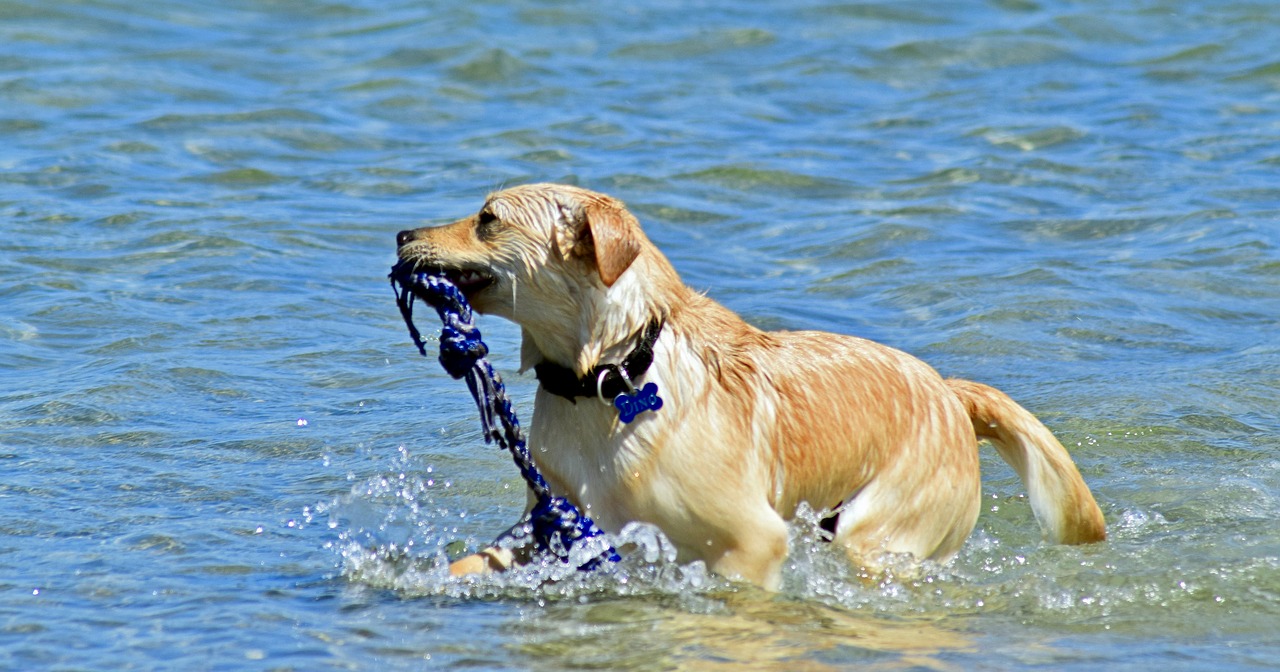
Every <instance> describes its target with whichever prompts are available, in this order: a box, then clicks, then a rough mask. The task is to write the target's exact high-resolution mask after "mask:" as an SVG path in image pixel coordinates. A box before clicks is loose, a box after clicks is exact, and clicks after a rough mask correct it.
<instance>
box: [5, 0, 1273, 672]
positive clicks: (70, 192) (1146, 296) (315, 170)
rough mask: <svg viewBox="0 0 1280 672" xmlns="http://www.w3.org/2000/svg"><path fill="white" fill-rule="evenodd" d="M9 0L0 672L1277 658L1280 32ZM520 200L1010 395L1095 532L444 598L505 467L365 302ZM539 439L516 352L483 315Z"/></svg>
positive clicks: (466, 412) (505, 494)
mask: <svg viewBox="0 0 1280 672" xmlns="http://www.w3.org/2000/svg"><path fill="white" fill-rule="evenodd" d="M460 5H461V3H407V2H390V3H374V2H367V3H364V2H355V1H346V0H339V1H335V2H304V1H302V0H280V1H277V2H269V3H255V2H234V3H223V4H222V5H220V6H219V7H218V8H217V9H213V8H211V7H210V6H207V5H206V4H201V3H190V2H183V1H181V0H160V1H157V2H150V3H121V2H112V1H83V2H57V1H54V2H49V1H40V2H37V1H35V0H29V1H25V2H10V1H5V0H0V217H2V219H0V221H2V222H3V232H4V235H3V237H0V335H2V336H3V338H2V339H0V371H3V374H2V375H3V380H4V384H3V386H0V466H2V467H3V468H2V470H0V667H3V668H7V669H15V670H17V669H23V670H25V669H236V670H240V669H299V670H317V669H422V668H423V667H442V668H444V667H458V668H481V669H504V668H505V669H531V668H532V669H571V668H583V667H592V668H608V669H639V670H650V669H655V670H656V669H686V668H687V669H716V668H725V669H737V668H747V669H750V668H758V669H815V670H817V669H844V668H847V667H850V666H852V665H865V666H868V667H872V668H889V669H897V668H906V667H913V666H918V667H924V668H936V669H972V668H976V667H981V668H987V669H1004V668H1022V667H1029V666H1041V667H1046V668H1052V669H1097V668H1099V667H1106V668H1107V669H1150V668H1156V667H1159V668H1163V669H1203V668H1206V667H1213V668H1214V669H1246V668H1251V667H1263V668H1265V667H1272V666H1274V665H1276V664H1277V662H1278V661H1280V647H1278V646H1277V644H1276V632H1277V631H1280V531H1277V526H1276V523H1275V521H1276V519H1277V517H1278V516H1280V440H1278V439H1277V438H1276V437H1277V432H1278V431H1280V422H1278V421H1277V419H1276V408H1277V403H1276V399H1277V397H1278V396H1280V394H1278V393H1280V384H1278V383H1277V380H1278V379H1280V375H1278V374H1280V342H1278V341H1277V337H1276V326H1277V318H1280V221H1278V220H1280V217H1278V214H1280V188H1278V187H1277V170H1280V58H1278V57H1277V56H1276V55H1275V50H1274V44H1275V40H1274V36H1275V35H1276V34H1277V29H1280V8H1278V7H1276V6H1273V5H1271V4H1267V3H1208V2H1162V1H1155V2H1147V3H1140V4H1134V5H1132V6H1125V7H1123V8H1117V7H1116V6H1115V3H1101V2H1072V3H1068V2H1056V1H1043V2H1032V1H1023V0H1003V1H993V2H987V3H975V2H965V3H940V2H939V3H909V4H902V3H891V2H868V3H839V2H830V1H819V0H814V1H811V2H800V3H754V4H753V3H748V4H746V5H744V4H743V3H730V2H705V3H676V2H652V3H639V4H635V3H633V4H631V5H628V6H627V7H625V8H615V9H612V10H609V11H604V10H601V9H599V8H598V6H597V5H594V4H590V3H583V2H536V3H503V2H480V3H467V6H465V7H462V6H460ZM539 180H555V181H565V182H574V183H579V184H582V185H584V186H588V187H591V188H595V189H598V190H602V191H606V192H609V193H611V194H614V195H616V196H619V197H621V198H623V199H624V200H626V201H627V202H628V203H629V204H630V205H631V206H632V208H633V209H634V210H635V211H636V212H637V213H638V215H639V216H640V218H641V220H642V221H643V222H644V224H645V226H646V229H647V230H648V232H649V234H650V236H651V237H652V238H653V239H654V240H655V241H656V242H657V243H658V244H659V245H660V246H662V247H663V248H664V249H665V250H666V251H667V252H668V254H669V256H670V257H671V258H672V260H673V262H674V263H675V265H676V267H677V268H678V269H679V270H680V272H681V273H682V274H683V275H684V277H685V280H686V281H687V282H688V283H690V284H691V285H693V286H695V287H697V288H699V289H704V290H706V291H707V292H708V293H709V294H710V295H711V296H713V297H715V298H717V299H719V300H721V301H723V302H724V303H726V304H728V305H729V306H731V307H732V308H734V309H736V310H738V311H739V312H741V313H743V314H744V315H745V316H746V317H747V318H748V319H750V320H751V321H752V322H753V323H756V324H758V325H762V326H767V327H785V328H820V329H827V330H833V331H842V332H848V333H856V334H859V335H862V336H867V337H870V338H875V339H877V340H881V341H884V342H887V343H890V344H892V345H895V346H898V347H901V348H904V349H906V350H909V351H911V352H913V353H916V354H918V355H920V356H922V357H924V358H925V359H927V360H928V361H929V362H931V363H932V364H934V365H935V366H936V367H937V368H938V369H939V370H941V371H942V372H943V373H945V374H947V375H954V376H961V377H969V378H975V379H980V380H983V381H986V382H989V383H992V384H995V385H998V386H1000V387H1002V388H1003V389H1005V390H1007V391H1008V392H1009V393H1010V394H1012V395H1013V396H1014V397H1015V398H1017V399H1019V400H1020V401H1022V402H1023V403H1024V404H1026V405H1027V406H1028V407H1029V408H1031V409H1032V410H1034V411H1035V412H1036V413H1038V414H1039V415H1040V416H1041V417H1042V418H1043V419H1044V420H1045V421H1046V422H1047V423H1048V424H1049V425H1050V426H1051V427H1052V428H1053V429H1054V430H1055V431H1056V432H1057V433H1058V434H1059V436H1060V437H1061V438H1062V439H1063V442H1064V443H1065V444H1066V445H1067V446H1068V447H1069V448H1071V449H1072V451H1073V454H1074V456H1075V458H1076V460H1077V461H1078V463H1079V464H1080V466H1081V468H1082V471H1083V472H1084V474H1085V477H1086V479H1087V480H1088V481H1089V483H1090V485H1091V486H1092V488H1093V490H1094V493H1095V494H1096V495H1097V497H1098V499H1099V503H1100V504H1101V506H1102V508H1103V510H1104V512H1105V514H1106V516H1107V520H1108V523H1109V525H1110V530H1111V539H1110V540H1109V541H1107V542H1106V543H1105V544H1102V545H1099V546H1095V547H1088V548H1067V547H1053V546H1045V545H1043V544H1042V543H1041V542H1040V540H1039V534H1038V532H1037V530H1036V527H1035V524H1034V522H1033V520H1032V518H1031V514H1030V511H1029V507H1028V505H1027V503H1026V501H1025V499H1024V497H1023V496H1022V490H1021V486H1020V484H1019V483H1018V481H1017V479H1016V478H1015V477H1014V476H1013V475H1012V472H1011V471H1009V470H1008V469H1007V468H1005V467H1004V466H1002V465H1001V464H1000V463H999V462H998V460H996V459H995V457H994V456H993V455H991V454H984V457H983V459H984V468H985V470H986V477H985V480H984V497H986V498H987V503H986V505H985V506H984V512H983V515H982V517H981V519H980V520H979V524H978V528H977V529H976V530H975V531H974V534H973V537H972V538H971V539H970V540H969V542H968V544H967V545H966V547H965V549H964V550H963V551H962V552H961V554H960V555H959V557H957V558H956V559H955V560H954V561H953V562H950V563H948V564H946V565H943V566H938V567H931V568H929V569H928V571H927V572H926V573H925V574H923V575H921V576H918V577H914V578H898V579H895V580H891V581H882V582H877V581H867V580H864V579H862V578H860V577H857V576H854V575H852V574H851V573H850V572H849V570H848V568H846V567H845V566H844V565H843V564H842V563H841V562H840V561H839V560H838V559H837V558H834V557H833V556H832V555H831V554H830V552H829V549H825V548H823V547H822V546H821V545H819V544H815V543H813V541H812V533H813V528H812V524H804V523H802V524H798V525H797V526H796V529H795V531H794V536H795V539H794V540H793V555H792V562H791V564H790V565H789V567H788V569H787V575H786V585H785V590H784V591H783V593H782V594H781V595H779V596H768V595H762V594H760V593H758V592H755V591H752V590H749V589H746V588H744V587H742V586H737V585H733V584H729V583H726V582H724V581H722V580H720V579H718V578H716V577H714V576H711V575H708V574H707V573H706V572H705V571H704V570H703V569H702V568H701V567H699V566H696V565H694V566H679V565H676V564H674V563H672V562H671V561H670V560H669V559H667V558H668V556H667V554H666V553H667V549H666V548H665V546H664V545H663V542H662V541H661V539H660V538H658V537H656V536H655V535H653V533H652V531H650V530H645V529H634V530H627V531H625V532H623V531H615V532H616V533H618V534H620V535H622V536H621V539H620V540H630V541H632V542H635V543H637V544H639V549H640V550H638V551H637V552H635V553H632V554H630V555H629V557H628V558H627V560H626V561H625V562H624V563H623V564H622V565H621V566H620V567H618V568H616V569H615V570H614V571H611V572H608V573H604V574H598V575H591V576H558V575H557V576H556V578H559V579H560V580H559V581H558V582H556V583H552V584H549V585H541V580H542V579H544V578H547V576H548V572H550V574H551V575H555V573H554V572H553V571H551V570H539V569H531V570H528V571H526V572H523V573H517V574H514V575H511V576H506V577H495V578H492V579H486V580H484V581H481V582H478V583H462V582H455V581H451V580H449V579H446V578H444V577H443V576H442V573H441V571H440V570H439V569H438V568H436V567H435V566H434V561H435V560H436V559H437V558H438V557H439V556H441V555H443V554H446V553H449V552H456V551H457V550H458V549H459V548H460V547H467V546H475V545H478V544H481V543H484V542H486V541H487V540H488V539H490V538H491V537H492V536H493V535H494V534H495V533H496V532H497V531H499V530H500V529H502V528H504V527H505V526H506V525H507V524H509V523H510V522H511V521H512V520H513V519H514V518H515V516H516V515H517V514H518V512H519V509H520V506H521V503H522V501H523V491H522V488H523V486H522V484H521V483H520V482H519V480H518V476H517V474H516V472H515V470H514V468H513V467H512V466H511V465H510V464H509V462H508V461H507V460H506V459H505V457H504V456H502V455H501V454H498V453H496V452H494V451H493V450H491V449H489V448H486V447H484V446H483V445H481V444H480V442H479V440H478V435H477V432H476V429H477V428H476V422H475V418H474V409H473V408H472V407H471V406H470V401H469V399H468V398H467V397H466V394H465V392H464V390H463V388H462V387H461V386H460V385H459V384H458V383H456V382H455V381H452V380H450V379H448V378H447V377H446V376H445V375H444V374H443V372H441V371H440V370H439V369H438V367H437V366H436V365H435V363H434V362H432V361H431V360H429V359H423V358H421V357H419V356H418V355H417V353H416V352H415V351H414V350H413V348H412V345H410V343H409V341H408V338H407V335H406V334H405V332H404V328H403V325H402V324H401V323H400V321H399V317H398V315H397V314H396V311H395V307H394V305H393V303H392V295H391V291H390V289H389V288H388V287H387V286H386V284H385V275H386V272H387V269H388V267H389V265H390V263H391V261H392V260H393V257H394V254H393V248H394V241H393V237H394V234H395V232H396V231H398V230H400V229H403V228H407V227H410V226H417V225H421V224H422V223H423V222H445V221H449V220H450V219H452V218H455V217H458V216H461V215H464V214H467V213H469V212H471V211H473V210H474V209H475V208H476V207H477V205H478V204H479V203H480V200H481V199H482V198H483V196H484V194H485V193H486V192H488V191H489V190H491V189H494V188H497V187H500V186H502V185H506V184H518V183H524V182H530V181H539ZM481 326H482V328H483V329H484V330H485V334H486V337H487V340H488V341H489V343H490V344H491V346H492V347H493V349H494V351H495V355H494V360H495V362H496V363H497V364H498V365H499V366H500V368H502V369H503V370H504V372H505V373H506V375H507V382H508V385H509V387H510V389H511V390H512V391H513V393H514V395H515V396H516V398H517V400H518V402H519V407H520V409H521V410H522V411H524V412H525V413H527V412H528V409H529V408H530V406H531V404H530V399H531V394H532V390H533V387H532V380H531V379H530V378H526V377H520V376H517V375H516V373H515V371H514V367H515V358H516V352H517V346H518V343H517V341H518V334H517V332H516V331H515V330H514V328H513V327H511V326H510V325H509V324H505V323H502V322H499V321H497V320H493V319H488V320H483V321H482V324H481Z"/></svg>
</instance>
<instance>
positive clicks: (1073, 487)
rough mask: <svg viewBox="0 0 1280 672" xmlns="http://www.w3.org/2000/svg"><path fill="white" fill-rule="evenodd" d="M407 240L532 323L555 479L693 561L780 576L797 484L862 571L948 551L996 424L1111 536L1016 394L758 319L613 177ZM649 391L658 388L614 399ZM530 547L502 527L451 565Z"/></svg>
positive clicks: (596, 512) (403, 249)
mask: <svg viewBox="0 0 1280 672" xmlns="http://www.w3.org/2000/svg"><path fill="white" fill-rule="evenodd" d="M396 241H397V254H398V256H399V258H400V260H401V261H402V263H411V264H413V265H414V268H416V269H417V270H419V271H430V272H437V273H443V274H444V275H445V277H447V278H449V279H450V280H451V281H452V282H454V283H455V284H456V285H457V286H458V287H459V289H460V290H461V291H462V292H463V294H464V295H465V296H466V298H467V300H468V301H469V302H470V303H471V305H472V307H473V308H475V309H476V310H477V311H478V312H480V313H485V314H492V315H497V316H500V317H503V318H506V319H508V320H510V321H512V322H514V323H515V324H517V325H519V327H520V330H521V339H522V342H521V347H520V363H521V370H522V371H525V370H528V369H534V370H535V371H536V373H537V377H538V381H539V387H538V391H537V394H536V397H535V399H534V410H533V417H532V422H531V427H530V430H529V437H528V441H529V446H530V450H531V452H532V454H533V457H534V460H535V461H536V462H537V464H538V467H539V468H540V469H541V470H542V473H543V476H544V477H545V478H546V480H547V482H548V483H549V484H550V485H551V487H552V489H553V490H554V491H556V492H557V493H560V494H563V495H564V496H566V497H568V498H569V499H570V500H571V501H572V502H573V503H574V504H575V505H577V506H578V507H579V508H580V509H581V510H583V511H584V512H585V513H586V514H587V515H589V516H591V517H592V518H594V519H595V521H596V522H597V523H598V524H599V525H600V526H601V527H602V528H603V529H606V530H613V531H618V530H621V529H622V528H623V526H624V525H626V524H628V523H631V522H633V521H641V522H646V523H651V524H653V525H656V526H657V527H658V528H659V529H661V530H662V532H663V533H664V534H665V535H666V536H667V537H668V538H669V539H670V540H671V542H672V543H673V544H674V545H675V547H676V548H677V549H678V556H677V559H678V561H679V562H690V561H694V560H702V561H704V562H705V563H706V566H707V567H708V568H709V569H710V570H712V571H714V572H716V573H718V574H720V575H722V576H725V577H727V578H729V579H732V580H740V581H747V582H750V583H753V584H756V585H759V586H761V587H763V588H765V589H769V590H777V589H778V587H779V584H780V582H781V576H782V567H783V563H784V561H785V558H786V556H787V550H788V549H787V546H788V530H787V521H788V520H789V519H791V518H793V517H794V515H795V513H796V511H797V509H798V508H799V507H800V505H801V504H802V503H807V504H808V505H809V506H810V507H812V508H813V509H814V510H821V511H831V512H833V513H834V515H835V520H834V523H833V524H831V525H830V526H829V527H830V530H831V533H832V534H831V540H832V542H833V543H835V544H838V545H839V546H840V547H842V548H843V549H844V550H845V552H846V553H847V554H848V556H849V558H850V560H851V561H852V562H853V563H855V565H857V566H859V567H861V568H863V569H865V570H867V571H877V568H883V567H884V566H886V565H885V563H886V562H888V561H889V560H890V559H894V558H902V557H908V558H909V559H910V560H911V561H913V562H919V561H923V560H936V561H945V560H946V559H948V558H950V557H952V556H953V555H954V554H955V553H956V552H957V551H958V550H959V549H960V547H961V546H962V544H963V543H964V541H965V539H966V538H967V537H968V536H969V534H970V532H972V530H973V528H974V525H975V524H976V522H977V518H978V510H979V506H980V504H979V500H980V494H981V486H980V481H979V478H980V476H979V467H978V441H979V440H984V439H985V440H988V441H990V442H991V443H992V444H993V445H994V446H995V448H996V450H997V452H998V453H999V454H1000V456H1001V457H1002V458H1003V459H1004V460H1005V461H1006V462H1008V463H1009V464H1010V465H1011V466H1012V467H1013V469H1014V470H1015V471H1016V472H1017V473H1018V475H1019V476H1020V477H1021V479H1022V482H1023V483H1024V485H1025V487H1026V489H1027V493H1028V497H1029V499H1030V503H1031V508H1032V510H1033V511H1034V513H1035V517H1036V519H1037V520H1038V521H1039V524H1040V526H1041V528H1042V530H1043V532H1044V534H1045V536H1046V537H1047V538H1048V539H1049V540H1050V541H1052V542H1054V543H1065V544H1084V543H1091V542H1097V541H1101V540H1103V539H1105V538H1106V525H1105V522H1104V519H1103V515H1102V512H1101V510H1100V509H1099V508H1098V505H1097V502H1096V501H1095V500H1094V498H1093V495H1092V493H1091V492H1090V491H1089V488H1088V486H1086V485H1085V482H1084V480H1083V478H1082V477H1081V475H1080V472H1079V471H1078V470H1077V469H1076V466H1075V464H1074V463H1073V462H1072V460H1071V457H1070V456H1069V455H1068V453H1067V451H1066V449H1064V448H1063V447H1062V444H1061V443H1059V442H1058V440H1057V439H1056V438H1054V436H1053V434H1052V433H1051V432H1050V431H1049V430H1048V429H1047V428H1046V427H1045V426H1044V425H1043V424H1041V423H1040V422H1039V421H1038V420H1037V419H1036V418H1035V417H1034V416H1033V415H1032V414H1031V413H1030V412H1028V411H1027V410H1026V409H1024V408H1022V407H1021V406H1019V405H1018V404H1017V403H1015V402H1014V401H1013V400H1012V399H1010V398H1009V397H1008V396H1006V395H1005V394H1004V393H1002V392H1000V391H999V390H997V389H995V388H992V387H989V386H986V385H983V384H980V383H976V382H971V381H967V380H959V379H945V378H943V377H942V376H941V375H939V374H938V373H937V372H936V371H935V370H934V369H933V368H931V367H930V366H928V365H927V364H925V363H924V362H922V361H920V360H919V359H916V358H915V357H912V356H911V355H908V354H906V353H904V352H901V351H899V350H896V349H893V348H890V347H888V346H885V345H881V344H878V343H875V342H872V341H868V340H864V339H861V338H856V337H853V336H843V335H837V334H832V333H825V332H817V331H762V330H760V329H757V328H755V327H753V326H751V325H749V324H747V323H746V322H745V321H743V320H742V318H740V317H739V316H738V315H737V314H735V313H733V312H732V311H730V310H729V309H727V308H725V307H724V306H722V305H720V304H718V303H716V302H715V301H713V300H712V299H710V298H708V297H707V296H705V295H703V294H701V293H699V292H696V291H694V290H693V289H690V288H689V287H687V286H686V285H685V284H684V283H683V282H682V281H681V280H680V276H679V275H677V273H676V271H675V269H674V268H673V267H672V265H671V263H670V262H669V261H668V260H667V258H666V257H665V256H664V255H663V254H662V252H660V251H659V250H658V248H657V247H655V246H654V245H653V243H651V242H650V241H649V239H648V238H647V237H646V236H645V234H644V232H643V231H642V230H641V228H640V224H639V222H638V221H637V220H636V218H635V217H634V216H633V215H632V214H631V213H630V212H629V211H628V210H627V209H626V207H625V206H624V205H623V203H622V202H620V201H618V200H616V199H614V198H612V197H609V196H606V195H604V194H599V193H595V192H592V191H588V190H586V189H582V188H579V187H574V186H566V185H558V184H532V185H525V186H518V187H514V188H510V189H506V190H503V191H499V192H497V193H494V194H492V195H490V196H489V197H488V199H487V200H486V201H485V203H484V206H483V207H482V208H481V209H480V211H479V212H478V213H477V214H474V215H471V216H469V217H466V218H465V219H461V220H458V221H456V222H454V223H452V224H448V225H444V226H439V227H424V228H419V229H413V230H407V231H401V232H400V233H399V234H397V237H396ZM654 386H656V390H653V387H654ZM633 390H644V391H650V390H652V394H651V395H650V396H649V397H648V401H647V402H639V403H633V404H628V403H624V402H618V401H617V399H618V398H626V399H635V398H637V397H636V396H633V395H632V391H633ZM639 394H640V392H636V395H639ZM597 398H599V400H597ZM655 398H656V399H657V400H659V401H655V400H654V399H655ZM611 400H613V401H615V403H613V404H609V403H608V402H610V401H611ZM600 401H604V402H606V403H605V404H602V403H600ZM606 404H608V405H606ZM628 405H630V408H627V406H628ZM655 406H657V407H656V408H655ZM620 408H621V409H622V410H621V411H620V410H619V409H620ZM629 415H633V416H634V417H628V416H629ZM624 420H629V422H624ZM530 505H532V502H530ZM904 554H905V555H904ZM518 559H519V558H518V556H517V554H516V553H515V552H513V551H512V550H511V549H510V548H506V547H504V546H502V545H498V544H495V546H493V547H490V548H488V549H485V550H483V551H480V552H479V553H476V554H473V555H470V556H467V557H464V558H463V559H461V560H458V561H456V562H454V563H452V565H451V566H450V571H451V572H452V573H453V574H454V575H464V574H470V573H477V572H488V571H496V570H502V569H505V568H508V567H510V566H511V565H512V564H513V563H516V562H517V561H518Z"/></svg>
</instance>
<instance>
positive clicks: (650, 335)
mask: <svg viewBox="0 0 1280 672" xmlns="http://www.w3.org/2000/svg"><path fill="white" fill-rule="evenodd" d="M660 333H662V320H654V321H652V322H650V323H649V326H647V327H645V329H644V336H643V337H641V339H640V343H639V344H637V345H636V349H635V350H632V351H631V354H629V355H627V358H626V359H624V360H622V364H621V365H618V364H601V365H600V366H597V367H595V368H593V369H591V370H590V371H588V372H587V373H586V375H584V376H583V377H581V378H579V377H577V376H575V375H573V371H572V370H570V369H567V368H565V367H563V366H560V365H559V364H552V363H551V362H548V361H545V360H544V361H542V362H539V363H538V364H536V365H534V367H533V372H534V374H535V375H537V377H538V382H539V383H541V384H542V387H543V389H545V390H546V391H548V392H550V393H552V394H558V395H560V396H562V397H564V398H565V399H568V400H569V401H572V402H574V403H577V399H576V397H595V396H597V395H598V396H600V397H603V398H605V399H613V398H614V397H616V396H618V395H619V394H622V393H623V392H629V391H631V388H632V385H631V384H630V383H629V382H628V381H635V380H636V379H637V378H639V377H640V376H643V375H644V372H645V371H648V370H649V365H650V364H653V344H654V343H657V342H658V334H660ZM619 369H621V370H622V373H625V374H626V378H623V376H622V375H619ZM602 373H603V374H604V380H600V374H602Z"/></svg>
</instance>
